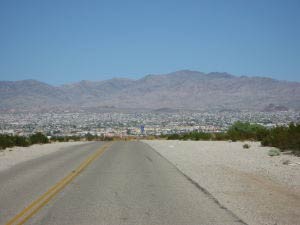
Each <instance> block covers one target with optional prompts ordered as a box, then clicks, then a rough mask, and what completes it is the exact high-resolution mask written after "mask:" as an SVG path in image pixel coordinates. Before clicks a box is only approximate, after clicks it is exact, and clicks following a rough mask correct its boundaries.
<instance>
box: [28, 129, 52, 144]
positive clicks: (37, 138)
mask: <svg viewBox="0 0 300 225" xmlns="http://www.w3.org/2000/svg"><path fill="white" fill-rule="evenodd" d="M29 140H30V143H31V144H45V143H49V140H48V138H47V137H46V136H45V135H44V134H42V133H41V132H38V133H35V134H33V135H30V136H29Z"/></svg>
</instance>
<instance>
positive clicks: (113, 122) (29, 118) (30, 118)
mask: <svg viewBox="0 0 300 225" xmlns="http://www.w3.org/2000/svg"><path fill="white" fill-rule="evenodd" d="M236 121H244V122H250V123H258V124H261V125H264V126H266V127H274V126H278V125H287V124H289V123H291V122H295V123H299V122H300V113H299V112H295V111H286V112H247V111H245V112H185V111H182V112H173V113H170V112H169V113H163V112H139V113H134V112H133V113H128V112H127V113H125V112H124V113H123V112H105V113H95V112H90V113H89V112H64V113H4V114H3V113H2V114H1V113H0V133H2V134H15V135H25V136H27V135H30V134H33V133H36V132H43V133H44V134H46V135H48V136H85V135H86V134H88V133H90V134H92V135H97V136H104V137H113V136H119V137H124V136H140V135H154V136H158V135H163V134H173V133H186V132H190V131H202V132H223V131H226V130H227V129H228V127H229V126H231V125H232V124H233V123H234V122H236Z"/></svg>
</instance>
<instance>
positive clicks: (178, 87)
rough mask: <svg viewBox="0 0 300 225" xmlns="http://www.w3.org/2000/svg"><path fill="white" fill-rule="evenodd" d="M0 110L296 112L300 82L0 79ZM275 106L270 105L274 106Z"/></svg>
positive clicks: (201, 77)
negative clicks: (54, 83)
mask: <svg viewBox="0 0 300 225" xmlns="http://www.w3.org/2000/svg"><path fill="white" fill-rule="evenodd" d="M0 96H1V98H0V111H1V110H2V111H3V110H10V109H14V110H23V109H26V110H31V111H34V110H37V109H40V108H41V106H43V108H49V109H50V108H54V107H57V108H60V109H63V108H66V107H72V108H75V109H76V108H77V109H80V107H105V106H114V107H115V108H136V109H137V108H144V109H145V108H147V109H161V110H159V111H172V110H171V109H200V110H224V109H226V110H257V111H260V110H262V109H264V110H265V111H280V110H282V111H284V110H286V109H291V110H293V109H300V83H299V82H285V81H278V80H275V79H269V78H262V77H237V76H233V75H231V74H228V73H224V72H211V73H202V72H199V71H193V70H179V71H175V72H172V73H167V74H158V75H153V74H149V75H147V76H145V77H143V78H141V79H138V80H132V79H127V78H112V79H109V80H103V81H88V80H83V81H80V82H77V83H72V84H66V85H62V86H59V87H54V86H51V85H48V84H45V83H43V82H40V81H36V80H32V79H29V80H23V81H15V82H14V81H5V82H3V81H2V82H1V81H0ZM272 104H273V105H272Z"/></svg>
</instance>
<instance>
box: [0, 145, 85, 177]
mask: <svg viewBox="0 0 300 225" xmlns="http://www.w3.org/2000/svg"><path fill="white" fill-rule="evenodd" d="M83 143H85V142H61V143H51V144H44V145H32V146H29V147H13V148H6V149H5V150H0V171H2V170H6V169H9V168H10V167H12V166H14V165H16V164H18V163H21V162H24V161H27V160H30V159H33V158H37V157H41V156H43V155H47V154H50V153H53V152H56V151H59V150H61V149H63V148H65V147H69V146H75V145H80V144H83Z"/></svg>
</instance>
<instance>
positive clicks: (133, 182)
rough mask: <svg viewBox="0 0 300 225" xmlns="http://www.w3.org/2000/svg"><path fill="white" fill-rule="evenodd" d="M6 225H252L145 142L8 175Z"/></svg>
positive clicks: (1, 189)
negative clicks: (221, 203)
mask: <svg viewBox="0 0 300 225" xmlns="http://www.w3.org/2000/svg"><path fill="white" fill-rule="evenodd" d="M0 224H1V225H2V224H43V225H47V224H57V225H75V224H76V225H80V224H84V225H94V224H95V225H101V224H103V225H109V224H112V225H118V224H130V225H134V224H141V225H143V224H147V225H151V224H170V225H176V224H180V225H189V224H197V225H201V224H205V225H208V224H222V225H226V224H228V225H229V224H230V225H234V224H245V223H243V221H241V220H240V219H239V218H237V217H236V216H235V215H234V214H233V213H232V212H231V211H230V210H228V209H226V208H225V207H223V206H222V205H220V204H219V203H218V201H217V200H216V199H214V197H213V196H211V195H210V194H209V192H208V191H206V190H205V189H202V188H201V186H200V185H198V184H197V183H195V182H193V181H192V180H191V179H189V177H186V176H185V175H184V174H182V173H181V172H180V171H179V170H178V169H177V168H176V167H175V166H174V165H173V164H171V163H170V162H169V161H167V160H166V159H164V158H163V157H162V156H160V155H159V154H158V153H157V152H156V151H155V150H153V149H152V148H151V147H150V146H148V145H147V144H145V143H143V142H140V141H128V142H106V143H105V142H92V143H86V144H82V145H78V146H75V147H74V146H73V147H67V148H64V149H62V150H60V151H57V152H55V153H51V154H48V155H45V156H42V157H39V158H36V159H32V160H29V161H26V162H23V163H20V164H19V165H17V166H14V167H12V168H11V169H9V170H5V171H2V172H1V173H0Z"/></svg>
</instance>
